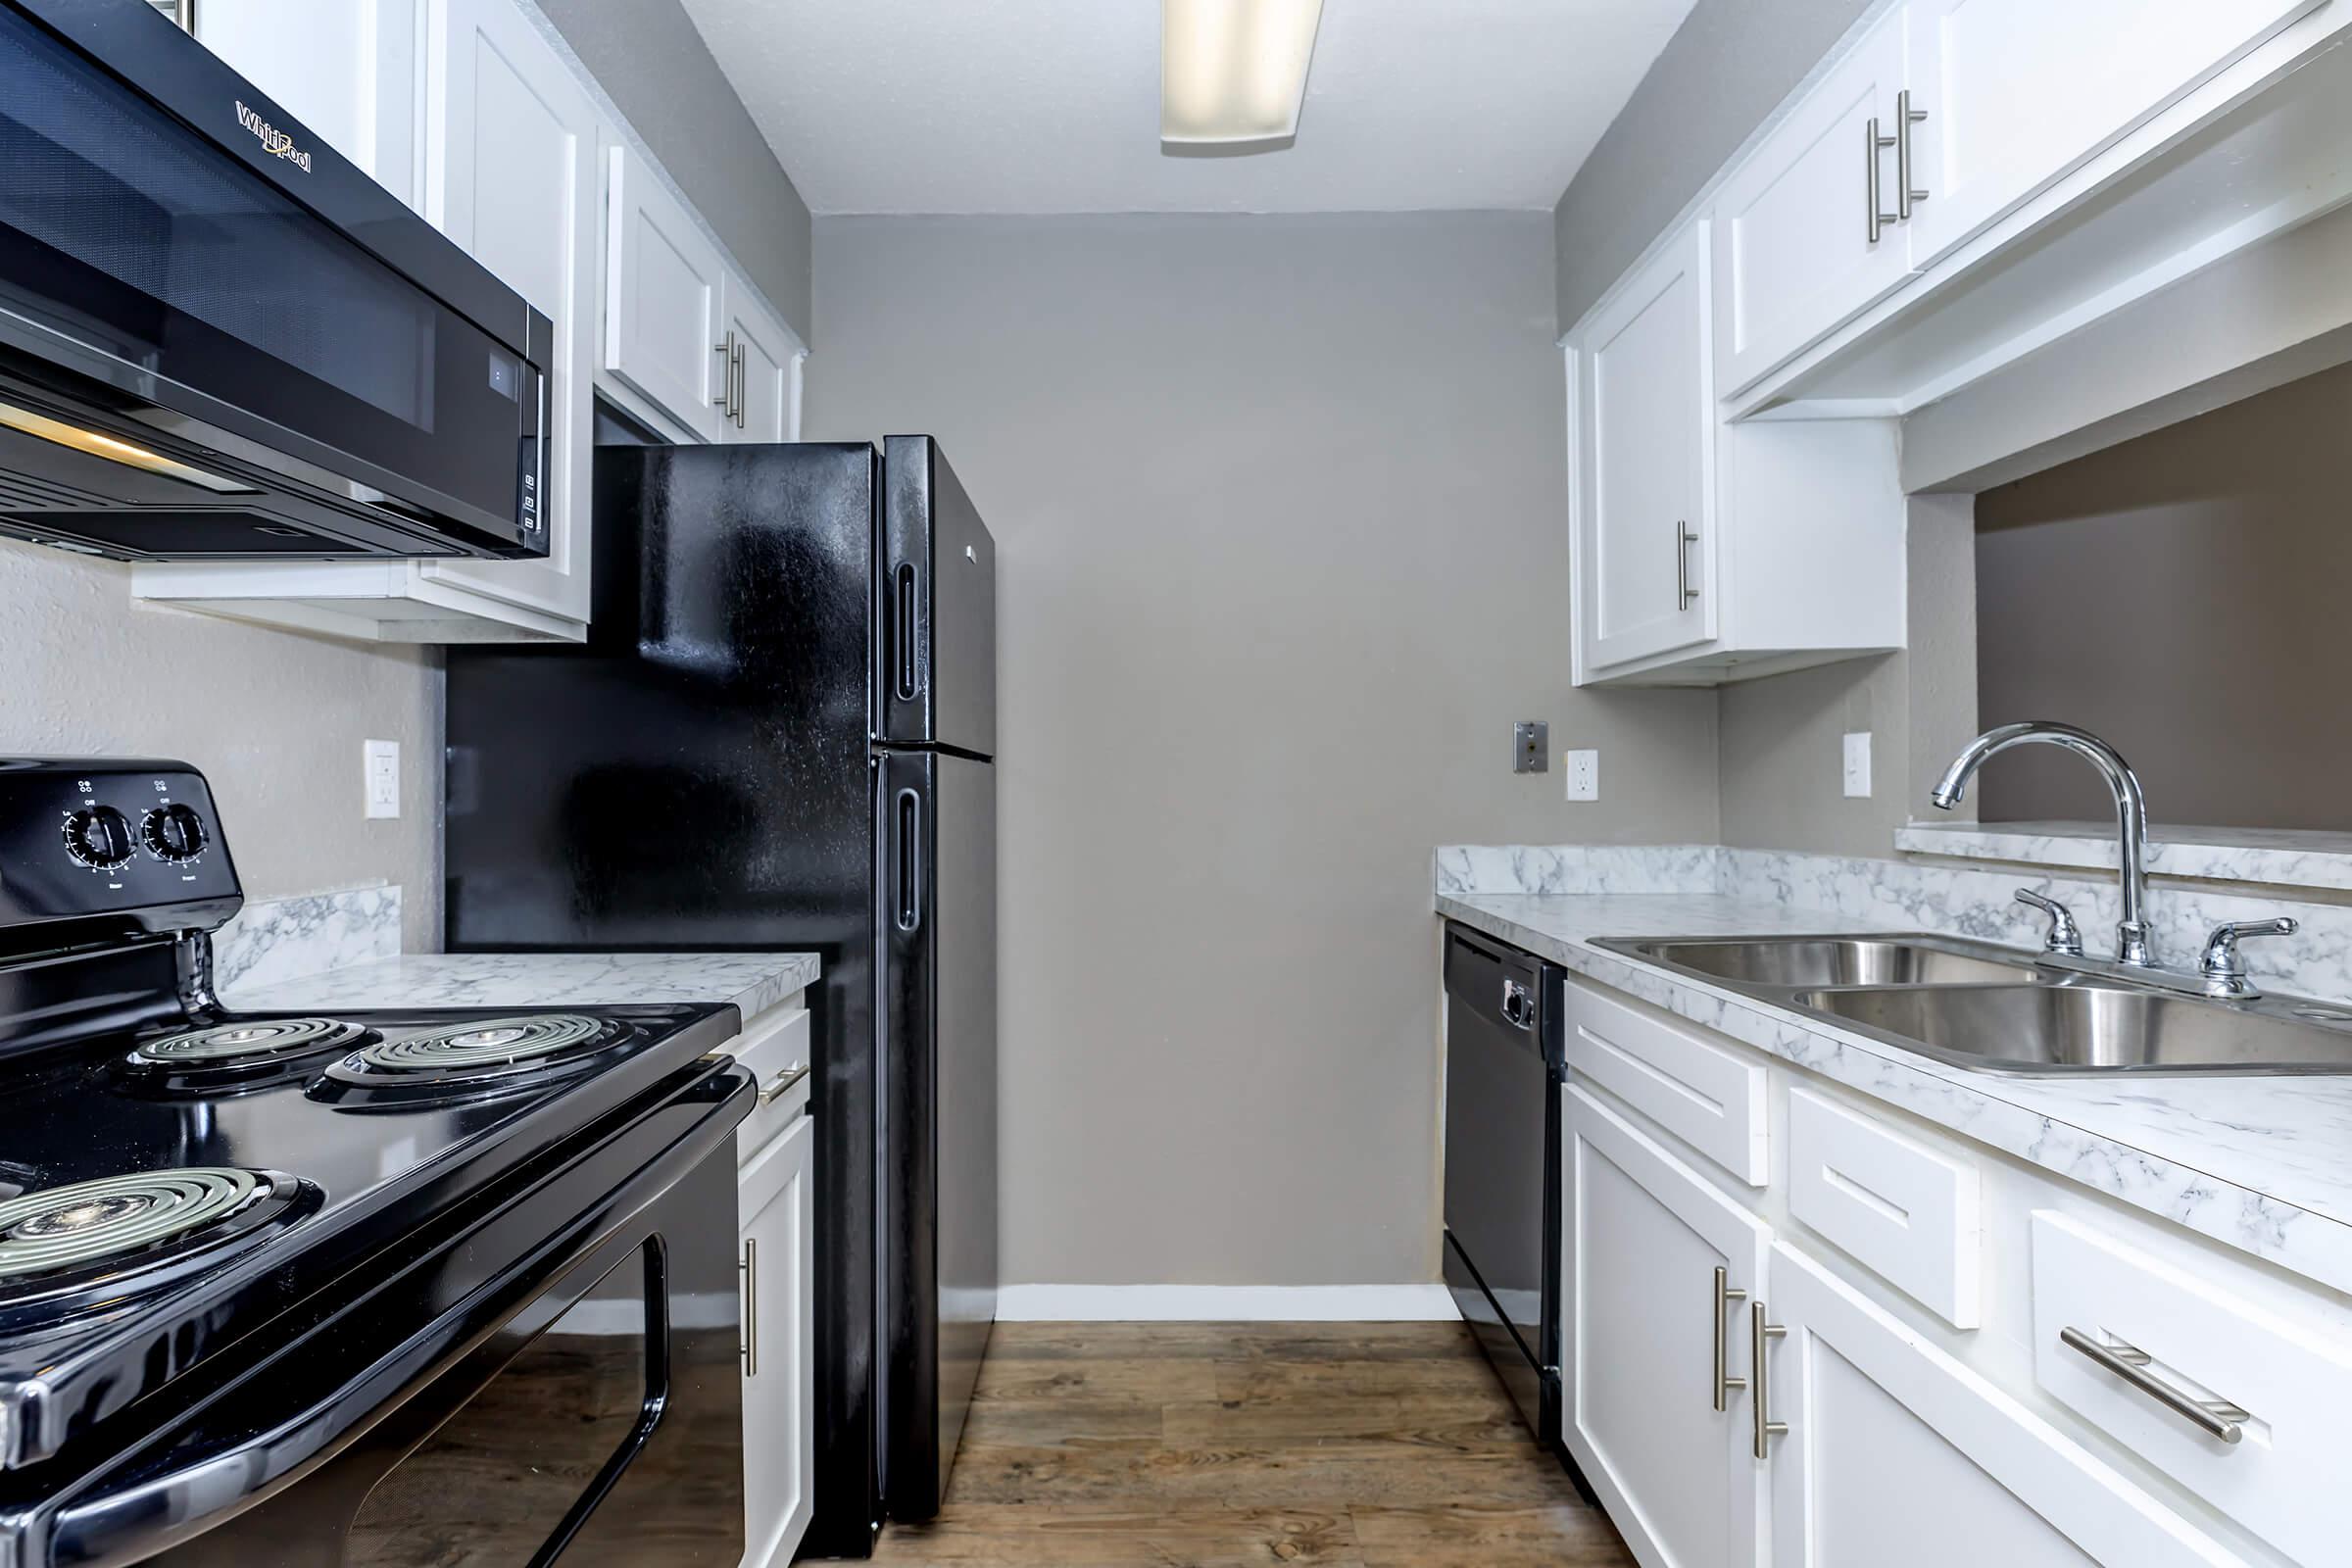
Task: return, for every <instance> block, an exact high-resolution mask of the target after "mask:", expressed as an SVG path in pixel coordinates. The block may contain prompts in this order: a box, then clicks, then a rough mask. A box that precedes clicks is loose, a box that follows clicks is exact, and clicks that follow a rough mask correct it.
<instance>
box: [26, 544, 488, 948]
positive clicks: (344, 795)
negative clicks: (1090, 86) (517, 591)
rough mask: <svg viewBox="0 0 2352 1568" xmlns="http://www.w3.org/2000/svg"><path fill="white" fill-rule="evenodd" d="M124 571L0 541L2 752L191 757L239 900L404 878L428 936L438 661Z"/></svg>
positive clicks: (435, 877) (433, 939) (412, 917)
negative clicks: (390, 763) (392, 811)
mask: <svg viewBox="0 0 2352 1568" xmlns="http://www.w3.org/2000/svg"><path fill="white" fill-rule="evenodd" d="M126 578H127V568H125V567H123V566H121V565H119V564H114V563H111V562H104V561H92V560H83V559H80V558H77V557H74V556H70V555H67V554H65V553H64V552H62V551H56V550H43V549H39V548H36V547H34V546H31V545H20V544H13V543H7V542H4V541H0V605H6V606H7V607H8V616H7V626H8V630H7V633H6V651H7V665H6V677H5V679H0V754H11V755H17V756H36V757H37V756H49V757H84V756H88V757H166V758H174V759H178V760H184V761H187V762H189V763H192V764H193V765H194V766H195V767H197V768H198V769H199V770H200V771H202V772H203V773H204V775H205V777H206V778H207V779H208V780H209V781H210V782H211V784H212V787H213V795H214V797H215V799H216V800H217V801H218V802H219V804H220V809H221V818H222V821H223V823H224V824H225V826H226V828H227V839H228V846H229V852H230V854H231V855H233V856H234V857H235V858H236V865H237V872H238V875H239V877H240V878H241V879H242V881H243V882H244V885H245V893H246V897H247V899H248V900H249V901H252V902H256V903H263V902H267V901H270V900H275V899H285V898H289V897H293V896H296V895H311V894H318V893H321V892H324V891H327V890H332V889H338V888H377V889H381V888H384V887H386V886H397V887H400V888H405V889H407V890H409V893H408V897H406V898H404V899H401V900H400V901H399V917H400V920H401V922H402V924H403V926H404V927H405V935H406V937H407V941H408V945H409V946H410V947H412V948H415V949H418V950H420V951H430V950H431V949H432V948H433V947H435V946H437V945H438V940H439V935H440V913H439V906H440V898H439V891H438V890H439V887H440V877H439V874H438V870H437V867H436V863H435V862H436V858H437V854H438V851H437V848H436V846H437V843H438V836H437V834H436V833H435V831H434V824H435V820H436V817H437V815H438V803H437V796H438V793H439V788H440V777H441V767H440V751H439V748H440V721H439V717H438V706H439V701H440V697H439V691H440V671H439V665H438V656H437V655H433V654H429V653H426V652H424V651H421V650H417V649H411V648H391V647H367V646H362V645H360V644H356V643H345V642H335V641H331V640H328V639H325V638H317V637H309V636H305V635H302V634H300V633H295V632H288V631H282V630H274V629H265V628H263V627H259V626H248V625H242V624H240V623H238V622H235V621H229V620H221V619H217V618H214V617H211V616H204V615H195V614H190V613H187V612H184V611H177V610H171V609H166V608H162V607H159V606H151V605H142V604H138V603H135V602H134V601H133V600H132V599H131V597H130V587H129V583H128V581H127V580H126ZM368 740H388V741H398V742H399V743H400V749H401V806H400V815H399V816H398V817H396V818H389V819H377V820H369V819H368V818H367V817H366V816H365V814H364V812H363V791H362V784H361V766H360V755H361V743H362V742H364V741H368Z"/></svg>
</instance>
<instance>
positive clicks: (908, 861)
mask: <svg viewBox="0 0 2352 1568" xmlns="http://www.w3.org/2000/svg"><path fill="white" fill-rule="evenodd" d="M898 829H899V853H898V857H897V858H898V865H899V929H900V930H902V931H912V930H914V929H916V928H917V927H919V926H920V925H921V924H922V923H923V798H922V796H921V795H920V794H918V793H917V792H916V791H914V790H901V791H899V824H898Z"/></svg>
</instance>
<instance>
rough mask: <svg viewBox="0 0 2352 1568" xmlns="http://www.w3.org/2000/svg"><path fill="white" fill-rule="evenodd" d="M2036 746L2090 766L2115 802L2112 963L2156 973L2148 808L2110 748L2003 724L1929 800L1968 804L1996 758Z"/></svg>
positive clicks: (1967, 753) (2077, 735) (2046, 729)
mask: <svg viewBox="0 0 2352 1568" xmlns="http://www.w3.org/2000/svg"><path fill="white" fill-rule="evenodd" d="M2034 743H2039V744H2042V745H2045V746H2060V747H2064V748H2065V749H2066V750H2068V751H2070V752H2072V753H2074V754H2075V755H2076V756H2077V757H2080V758H2082V760H2085V761H2087V762H2089V763H2090V765H2091V766H2093V767H2095V768H2097V769H2098V770H2099V776H2100V777H2102V778H2104V779H2105V780H2106V781H2107V788H2108V790H2109V792H2110V793H2112V794H2113V795H2114V796H2115V836H2116V866H2117V870H2118V872H2119V874H2120V876H2121V878H2122V881H2123V898H2124V917H2123V918H2122V919H2121V920H2119V921H2118V922H2116V927H2115V961H2116V962H2118V963H2125V964H2130V965H2131V966H2132V967H2133V968H2138V969H2152V968H2154V967H2155V966H2156V958H2155V956H2154V954H2152V953H2151V952H2150V951H2149V949H2148V921H2147V911H2146V903H2147V873H2146V871H2145V870H2144V869H2143V865H2142V862H2143V860H2144V858H2145V853H2146V848H2147V840H2148V803H2147V801H2146V799H2145V798H2144V797H2143V796H2142V795H2141V794H2140V790H2139V778H2138V775H2136V774H2134V773H2133V772H2132V771H2131V764H2130V763H2129V762H2126V761H2125V760H2124V759H2123V756H2122V754H2121V753H2119V752H2117V751H2116V749H2115V748H2114V747H2112V746H2110V745H2108V744H2107V743H2106V742H2105V741H2103V740H2101V739H2099V738H2098V737H2097V736H2096V735H2093V734H2092V733H2091V732H2090V731H2088V730H2086V729H2077V728H2076V727H2075V726H2074V725H2072V724H2053V723H2050V722H2049V721H2047V720H2044V719H2034V720H2031V721H2029V722H2027V723H2023V724H2002V725H1999V726H1998V727H1996V728H1993V729H1988V730H1986V731H1985V733H1984V734H1982V735H1980V736H1978V737H1977V738H1976V739H1975V740H1973V741H1970V742H1969V743H1968V744H1967V745H1966V746H1965V747H1963V748H1961V751H1960V755H1959V756H1958V757H1955V758H1954V759H1952V765H1951V766H1950V767H1947V768H1945V769H1944V771H1943V777H1942V779H1941V780H1939V781H1938V782H1937V783H1936V788H1935V789H1934V791H1932V792H1931V793H1930V794H1929V796H1928V799H1929V800H1931V801H1933V802H1935V803H1936V806H1937V807H1939V808H1940V809H1943V810H1946V811H1948V810H1950V809H1952V808H1954V807H1956V806H1958V805H1959V804H1960V803H1961V802H1962V801H1963V800H1965V799H1967V797H1968V781H1969V780H1970V779H1971V778H1972V777H1974V776H1975V774H1976V771H1977V769H1978V768H1980V767H1982V766H1984V765H1985V760H1987V759H1989V758H1990V757H1992V756H1993V754H1994V753H1996V752H2005V751H2007V750H2008V749H2009V748H2010V747H2012V746H2025V745H2030V744H2034Z"/></svg>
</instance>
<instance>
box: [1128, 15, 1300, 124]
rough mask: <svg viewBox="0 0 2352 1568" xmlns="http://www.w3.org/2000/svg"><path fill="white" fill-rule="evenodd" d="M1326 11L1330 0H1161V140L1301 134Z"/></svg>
mask: <svg viewBox="0 0 2352 1568" xmlns="http://www.w3.org/2000/svg"><path fill="white" fill-rule="evenodd" d="M1322 17H1323V0H1160V5H1159V41H1160V57H1159V140H1160V144H1161V145H1162V146H1173V147H1188V146H1235V147H1246V146H1249V145H1250V144H1252V143H1273V144H1283V143H1288V142H1289V141H1290V140H1291V139H1292V138H1294V137H1295V136H1297V135H1298V134H1299V105H1300V104H1301V103H1302V102H1303V101H1304V100H1305V97H1306V68H1307V63H1308V62H1309V61H1310V60H1311V59H1313V58H1314V53H1315V27H1316V25H1317V24H1318V23H1320V22H1321V21H1322Z"/></svg>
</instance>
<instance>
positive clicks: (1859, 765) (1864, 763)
mask: <svg viewBox="0 0 2352 1568" xmlns="http://www.w3.org/2000/svg"><path fill="white" fill-rule="evenodd" d="M1845 793H1846V798H1847V799H1848V800H1856V801H1862V800H1868V799H1869V798H1870V731H1868V730H1866V729H1864V730H1854V731H1851V732H1849V733H1848V734H1847V735H1846V737H1845Z"/></svg>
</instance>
